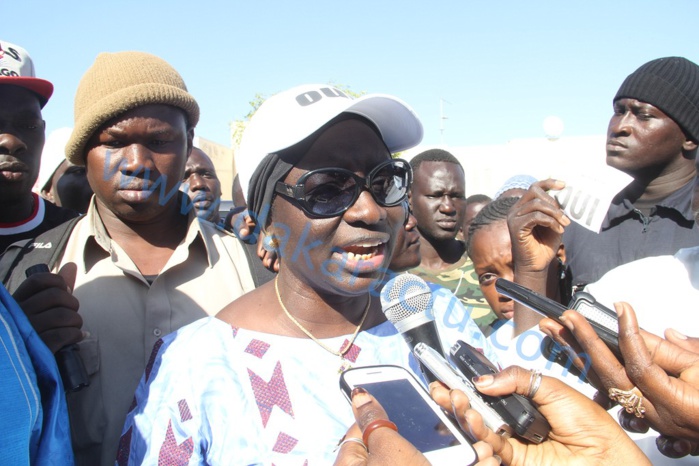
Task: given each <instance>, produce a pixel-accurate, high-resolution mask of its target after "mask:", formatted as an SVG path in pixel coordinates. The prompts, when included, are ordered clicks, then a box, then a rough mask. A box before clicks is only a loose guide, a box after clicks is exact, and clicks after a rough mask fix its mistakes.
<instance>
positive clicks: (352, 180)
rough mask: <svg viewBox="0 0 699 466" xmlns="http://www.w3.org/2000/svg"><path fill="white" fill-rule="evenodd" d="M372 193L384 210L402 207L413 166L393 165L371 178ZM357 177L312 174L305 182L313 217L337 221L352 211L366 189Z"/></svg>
mask: <svg viewBox="0 0 699 466" xmlns="http://www.w3.org/2000/svg"><path fill="white" fill-rule="evenodd" d="M368 182H369V184H370V186H369V189H370V190H371V193H372V195H373V196H374V199H375V200H376V202H378V203H379V204H381V205H383V206H387V207H388V206H394V205H397V204H399V203H400V202H401V201H402V200H403V199H404V198H405V195H406V194H407V192H408V185H409V184H410V169H409V165H408V164H406V163H405V162H402V161H392V162H390V163H387V164H385V165H382V166H380V167H379V168H378V170H376V171H374V172H372V173H371V174H370V175H369V179H368ZM357 183H358V181H357V177H356V175H354V174H352V173H351V172H348V171H347V170H340V169H332V168H330V169H321V170H318V171H315V172H312V173H310V176H308V178H306V179H305V181H304V182H303V185H304V200H305V204H306V208H307V209H308V210H309V211H310V213H311V214H313V215H318V216H320V217H333V216H335V215H339V214H341V213H342V212H344V211H345V210H347V209H349V208H350V207H351V206H352V204H353V203H354V202H355V201H356V200H357V198H358V197H359V193H360V191H361V189H362V186H360V185H359V184H357Z"/></svg>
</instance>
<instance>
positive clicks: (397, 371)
mask: <svg viewBox="0 0 699 466" xmlns="http://www.w3.org/2000/svg"><path fill="white" fill-rule="evenodd" d="M357 386H360V387H362V388H363V389H365V390H366V391H367V392H369V393H370V394H371V395H372V396H373V397H374V398H376V400H377V401H378V402H379V403H380V404H381V406H382V407H383V408H384V410H385V411H386V413H387V414H388V417H389V419H390V420H391V421H392V422H393V423H395V424H396V426H398V433H399V434H400V435H402V436H403V437H404V438H405V439H406V440H407V441H409V442H410V443H412V444H413V445H414V446H415V447H416V448H417V449H418V450H419V451H420V452H422V454H424V455H425V457H426V458H427V459H428V460H429V461H430V462H431V463H432V464H465V465H470V464H474V463H475V462H476V461H478V457H477V454H476V451H475V450H474V449H473V447H472V446H471V442H469V441H468V440H467V439H466V438H465V437H464V435H463V434H462V433H461V431H460V430H459V429H458V428H457V427H456V426H455V425H454V424H453V423H452V421H451V420H450V419H449V418H448V417H447V416H446V414H445V413H444V412H443V411H442V409H441V408H440V407H439V405H437V403H435V402H434V401H433V400H432V398H430V395H429V393H427V391H426V390H425V389H424V388H423V387H422V385H421V384H420V382H418V380H417V379H416V378H415V377H414V376H413V375H412V374H411V373H410V372H408V371H407V370H405V369H404V368H402V367H399V366H391V365H384V366H366V367H353V368H351V369H348V370H346V371H345V372H343V373H342V375H341V377H340V388H341V389H342V392H343V393H344V394H345V397H346V398H347V399H348V400H350V399H351V393H352V389H354V387H357Z"/></svg>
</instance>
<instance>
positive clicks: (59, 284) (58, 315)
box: [12, 263, 83, 353]
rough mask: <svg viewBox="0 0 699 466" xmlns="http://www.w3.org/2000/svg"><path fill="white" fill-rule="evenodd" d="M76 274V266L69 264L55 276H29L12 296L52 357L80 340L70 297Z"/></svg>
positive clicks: (73, 300) (79, 321) (74, 303)
mask: <svg viewBox="0 0 699 466" xmlns="http://www.w3.org/2000/svg"><path fill="white" fill-rule="evenodd" d="M76 272H77V267H76V266H75V264H73V263H68V264H65V265H64V266H63V267H62V268H61V270H60V271H59V272H58V273H57V274H55V273H37V274H34V275H31V276H30V277H29V278H27V279H26V280H24V281H23V282H22V284H21V285H20V286H19V287H18V288H17V290H16V291H15V292H14V294H13V295H12V297H13V298H14V299H15V301H17V304H19V306H20V307H21V308H22V310H23V311H24V313H25V314H26V315H27V318H28V319H29V322H31V324H32V326H33V327H34V330H36V333H38V334H39V336H40V337H41V339H42V340H43V341H44V343H45V344H46V346H48V348H49V349H50V350H51V351H52V352H53V353H56V351H58V350H59V349H61V348H62V347H64V346H66V345H70V344H72V343H77V342H79V341H80V340H82V338H83V334H82V331H81V330H80V328H81V327H82V324H83V320H82V318H81V317H80V314H78V312H77V311H78V307H79V303H78V300H77V299H76V298H75V296H73V295H72V294H71V292H72V289H73V286H74V284H75V274H76Z"/></svg>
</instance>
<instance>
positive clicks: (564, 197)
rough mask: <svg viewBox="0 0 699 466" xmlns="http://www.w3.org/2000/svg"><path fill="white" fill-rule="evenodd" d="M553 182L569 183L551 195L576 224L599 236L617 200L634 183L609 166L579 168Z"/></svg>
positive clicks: (563, 174) (554, 176) (559, 176)
mask: <svg viewBox="0 0 699 466" xmlns="http://www.w3.org/2000/svg"><path fill="white" fill-rule="evenodd" d="M551 178H555V179H557V180H561V181H565V183H566V187H565V188H564V189H561V190H551V191H549V194H550V195H551V196H553V197H554V198H556V200H557V201H558V203H559V204H561V207H562V208H563V210H564V211H565V213H566V215H567V216H568V217H569V218H570V219H571V220H572V221H574V222H576V223H579V224H580V225H582V226H584V227H585V228H587V229H588V230H592V231H594V232H595V233H599V231H600V228H601V227H602V222H603V221H604V217H605V216H606V214H607V211H608V210H609V206H610V205H611V203H612V199H613V198H614V196H616V195H617V193H619V191H621V190H622V189H623V188H624V187H626V185H628V184H629V183H630V182H631V180H633V177H631V176H630V175H627V174H626V173H624V172H621V171H619V170H617V169H615V168H611V167H608V166H606V165H604V166H600V165H596V166H595V167H594V168H592V167H590V168H588V169H587V170H586V169H585V167H576V170H566V172H565V173H559V174H558V175H556V174H554V175H553V176H552V177H551Z"/></svg>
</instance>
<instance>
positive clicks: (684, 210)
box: [602, 178, 695, 230]
mask: <svg viewBox="0 0 699 466" xmlns="http://www.w3.org/2000/svg"><path fill="white" fill-rule="evenodd" d="M694 181H695V179H694V178H692V181H690V182H689V183H687V184H685V185H684V186H682V187H681V188H679V189H677V190H675V191H674V192H673V193H672V194H670V195H669V196H667V197H665V198H663V199H662V200H661V201H660V202H658V203H657V204H656V207H662V208H664V209H672V210H675V211H677V212H678V213H679V214H680V215H682V217H684V218H685V219H686V220H687V221H689V222H692V221H694V212H693V211H692V195H693V193H694ZM634 209H635V206H634V205H633V203H632V202H631V201H630V200H628V199H627V198H626V197H625V196H624V195H623V194H620V195H619V196H617V197H616V198H614V200H613V201H612V204H611V205H610V206H609V211H607V216H606V217H605V219H604V222H603V223H602V229H603V230H606V229H607V228H609V227H610V225H611V222H612V220H613V219H615V218H620V217H624V216H626V215H628V214H629V213H630V212H632V211H633V210H634Z"/></svg>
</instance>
